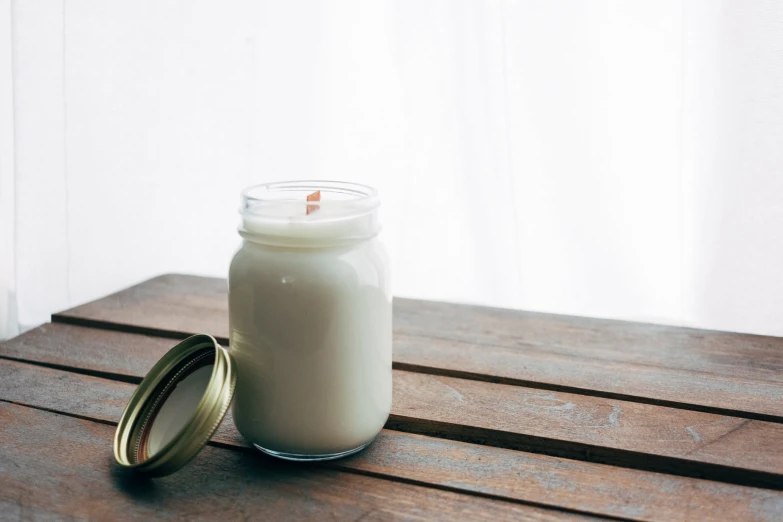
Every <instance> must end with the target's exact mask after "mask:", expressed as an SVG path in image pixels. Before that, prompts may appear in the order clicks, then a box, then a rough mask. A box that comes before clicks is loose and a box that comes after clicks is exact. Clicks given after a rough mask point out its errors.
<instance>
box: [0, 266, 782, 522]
mask: <svg viewBox="0 0 783 522" xmlns="http://www.w3.org/2000/svg"><path fill="white" fill-rule="evenodd" d="M196 332H207V333H211V334H213V335H214V336H215V337H217V338H218V340H219V341H221V342H222V343H227V337H228V321H227V310H226V283H225V281H224V280H220V279H208V278H199V277H192V276H182V275H166V276H162V277H158V278H155V279H152V280H150V281H147V282H144V283H142V284H140V285H138V286H135V287H132V288H129V289H127V290H124V291H122V292H119V293H117V294H114V295H111V296H109V297H106V298H104V299H100V300H98V301H95V302H92V303H89V304H86V305H84V306H79V307H76V308H73V309H71V310H68V311H65V312H62V313H58V314H55V315H54V316H53V317H52V322H51V323H49V324H46V325H43V326H41V327H39V328H36V329H34V330H32V331H30V332H27V333H25V334H24V335H22V336H20V337H17V338H15V339H12V340H10V341H7V342H5V343H4V344H2V345H0V519H3V520H5V519H10V520H16V519H21V520H36V519H43V518H47V517H51V516H52V515H54V517H55V518H70V517H73V518H77V519H81V518H85V519H149V518H151V517H170V518H201V519H220V520H235V519H240V518H241V519H254V518H256V519H260V520H288V519H312V520H359V519H361V520H374V519H379V520H385V519H406V520H407V519H416V520H418V519H445V520H472V519H476V520H493V521H494V520H507V519H532V520H555V519H557V520H560V519H587V518H610V519H615V520H666V521H670V520H717V519H721V520H733V521H746V520H763V521H773V520H783V492H781V489H783V339H780V338H772V337H761V336H753V335H740V334H732V333H722V332H713V331H701V330H692V329H684V328H674V327H668V326H657V325H649V324H638V323H629V322H620V321H606V320H598V319H586V318H578V317H565V316H556V315H548V314H538V313H528V312H518V311H511V310H499V309H492V308H481V307H474V306H463V305H453V304H444V303H434V302H425V301H414V300H408V299H395V301H394V406H393V410H392V415H391V418H390V419H389V422H388V424H387V426H386V429H385V430H384V431H383V432H382V434H381V435H380V436H379V438H378V439H377V440H376V442H375V443H374V444H373V445H372V446H371V447H370V448H369V449H367V450H366V451H364V452H362V453H360V454H358V455H356V456H353V457H350V458H347V459H344V460H338V461H332V462H330V463H326V464H321V465H301V464H292V463H285V462H279V461H275V460H273V459H271V458H268V457H265V456H263V455H261V454H259V453H258V452H256V451H254V450H251V449H250V448H249V447H248V444H247V443H246V442H245V441H244V440H242V438H241V437H240V436H239V435H238V434H237V432H236V430H235V428H234V425H233V422H232V420H230V419H226V420H225V421H224V422H223V425H222V426H221V428H220V429H219V431H218V432H217V434H216V435H215V437H214V438H213V440H212V441H211V442H210V445H209V446H208V447H206V448H205V449H204V451H203V452H202V453H201V454H200V455H199V456H198V457H197V458H196V459H195V460H194V461H193V462H192V463H191V464H189V465H188V466H187V467H185V468H184V469H182V470H181V471H179V472H178V473H176V474H174V475H172V476H170V477H167V478H163V479H157V480H149V479H147V480H145V479H143V478H140V477H136V476H133V475H129V474H127V473H124V472H122V471H121V470H119V469H117V468H116V467H115V465H114V464H113V460H112V455H111V438H112V436H113V433H114V427H115V424H116V422H117V420H118V418H119V416H120V413H121V411H122V408H123V407H124V405H125V403H126V401H127V399H128V397H129V396H130V394H131V392H132V391H133V389H134V386H135V384H136V383H138V382H139V381H140V380H141V378H142V376H144V375H145V373H146V372H147V370H148V369H149V368H150V367H151V366H152V364H153V363H154V362H155V361H156V360H157V359H158V358H159V357H160V356H161V355H162V354H163V353H164V352H166V351H167V350H168V349H169V348H170V347H171V346H172V345H173V344H175V343H174V341H173V339H178V338H182V337H185V336H187V335H189V334H192V333H196ZM47 519H48V518H47Z"/></svg>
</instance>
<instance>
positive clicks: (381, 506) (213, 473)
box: [0, 403, 587, 521]
mask: <svg viewBox="0 0 783 522" xmlns="http://www.w3.org/2000/svg"><path fill="white" fill-rule="evenodd" d="M112 436H113V427H111V426H105V425H102V424H97V423H94V422H90V421H87V420H82V419H75V418H70V417H66V416H63V415H57V414H54V413H49V412H44V411H39V410H35V409H32V408H27V407H23V406H19V405H13V404H7V403H0V518H2V519H5V520H11V519H16V520H32V519H35V520H41V519H47V520H48V519H51V518H55V517H56V518H74V519H89V520H150V519H159V518H167V519H169V518H173V519H179V520H190V519H194V518H197V519H216V520H223V519H227V518H242V519H245V520H250V519H259V520H318V521H321V520H359V519H361V520H412V519H417V520H418V519H427V520H455V519H459V520H487V521H494V520H520V519H530V520H540V521H548V520H576V519H585V518H587V517H584V516H580V515H576V514H573V513H565V512H561V511H554V510H546V509H542V508H538V507H533V506H524V505H520V504H514V503H509V502H502V501H497V500H492V499H488V498H477V497H475V496H467V495H460V494H457V493H453V492H450V491H441V490H435V489H431V488H424V487H420V486H416V485H410V484H402V483H398V482H391V481H387V480H382V479H378V478H375V477H369V476H362V475H357V474H350V473H343V472H341V471H338V470H331V469H324V468H316V467H308V466H301V465H291V464H286V463H279V462H273V461H272V459H269V458H264V457H261V456H260V455H255V454H248V453H241V452H236V451H228V450H225V449H220V448H214V447H208V448H205V450H204V451H203V452H202V453H201V454H200V455H199V458H198V459H196V461H195V462H193V463H191V464H190V465H189V466H187V467H186V468H184V469H183V470H181V471H180V472H178V473H175V474H174V475H172V476H170V477H166V478H164V479H160V480H155V481H151V480H144V479H142V478H139V477H136V476H133V475H129V474H127V473H123V472H122V471H121V470H118V469H117V468H115V467H114V465H113V463H112V460H111V452H110V447H111V439H112Z"/></svg>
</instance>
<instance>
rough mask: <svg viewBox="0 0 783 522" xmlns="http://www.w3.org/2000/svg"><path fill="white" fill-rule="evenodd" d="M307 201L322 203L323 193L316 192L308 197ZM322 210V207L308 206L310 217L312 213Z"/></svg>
mask: <svg viewBox="0 0 783 522" xmlns="http://www.w3.org/2000/svg"><path fill="white" fill-rule="evenodd" d="M307 201H321V191H320V190H316V191H315V192H313V193H312V194H310V195H309V196H307ZM319 208H320V205H307V215H308V216H309V215H310V214H311V213H313V212H315V211H316V210H318V209H319Z"/></svg>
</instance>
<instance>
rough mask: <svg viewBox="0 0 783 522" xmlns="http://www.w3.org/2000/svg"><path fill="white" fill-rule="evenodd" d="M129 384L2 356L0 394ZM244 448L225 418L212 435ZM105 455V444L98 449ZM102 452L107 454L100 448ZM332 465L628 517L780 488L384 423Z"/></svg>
mask: <svg viewBox="0 0 783 522" xmlns="http://www.w3.org/2000/svg"><path fill="white" fill-rule="evenodd" d="M133 389H134V386H133V385H132V384H127V383H123V382H115V381H110V380H106V379H101V378H98V377H92V376H87V375H80V374H76V373H70V372H65V371H61V370H55V369H50V368H45V367H39V366H33V365H30V364H25V363H17V362H10V361H0V400H5V401H11V402H14V403H19V404H24V405H28V406H32V407H36V408H43V409H48V410H54V411H59V412H63V413H66V414H69V415H74V416H79V417H83V418H89V419H93V420H96V421H101V422H106V423H113V422H115V421H116V420H117V419H118V418H119V415H120V413H121V412H122V408H123V407H124V404H125V402H126V401H127V399H128V397H129V396H130V394H131V393H132V392H133ZM213 440H214V441H215V442H216V443H217V444H219V445H224V446H228V447H232V448H241V449H247V450H248V451H254V450H250V449H249V445H248V444H247V443H246V442H245V441H244V440H243V439H242V438H241V436H240V435H239V434H238V433H237V432H236V429H235V428H234V426H233V423H232V421H231V420H230V418H229V419H226V421H225V422H224V423H223V425H222V426H221V428H220V430H219V431H218V433H217V434H216V436H215V437H214V438H213ZM102 451H103V452H105V454H106V455H107V456H108V454H109V445H108V444H107V445H106V447H105V448H103V450H102ZM107 458H108V457H107ZM330 467H333V468H336V469H342V470H346V471H351V472H360V473H369V474H372V475H375V476H382V477H388V478H396V479H403V480H406V481H410V482H415V483H420V484H426V485H430V486H435V487H439V488H448V489H451V490H457V491H462V492H470V493H473V494H476V493H479V494H482V495H490V496H493V497H502V498H506V499H509V500H515V501H524V502H529V503H535V504H543V505H550V506H560V507H563V508H567V509H570V510H573V511H582V512H588V513H596V514H602V515H609V516H614V517H622V518H628V519H634V520H667V521H677V520H687V517H688V513H689V512H692V511H693V510H697V512H698V513H699V516H700V517H701V518H702V519H718V518H731V519H735V520H748V521H754V520H758V521H765V520H769V517H770V515H773V514H776V515H778V516H783V492H780V491H772V490H762V489H756V488H748V487H743V486H736V485H730V484H721V483H717V482H710V481H704V480H698V479H692V478H683V477H675V476H667V475H663V474H658V473H651V472H645V471H637V470H628V469H622V468H616V467H612V466H606V465H601V464H592V463H585V462H579V461H573V460H566V459H560V458H556V457H549V456H544V455H536V454H528V453H522V452H518V451H511V450H505V449H499V448H493V447H486V446H480V445H475V444H466V443H461V442H454V441H450V440H443V439H437V438H431V437H425V436H421V435H411V434H407V433H399V432H395V431H389V430H384V431H383V432H382V434H381V435H380V437H379V438H378V439H377V440H376V442H375V443H374V444H373V445H372V446H371V447H370V448H369V449H368V450H366V451H365V452H363V453H361V454H359V455H356V456H354V457H352V458H349V459H344V460H339V461H335V462H334V463H330Z"/></svg>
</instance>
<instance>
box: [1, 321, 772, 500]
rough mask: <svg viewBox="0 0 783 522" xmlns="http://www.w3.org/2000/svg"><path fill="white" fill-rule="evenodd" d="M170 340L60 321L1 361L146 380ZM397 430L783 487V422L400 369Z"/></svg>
mask: <svg viewBox="0 0 783 522" xmlns="http://www.w3.org/2000/svg"><path fill="white" fill-rule="evenodd" d="M171 345H172V342H171V340H170V339H165V338H156V337H149V336H142V335H137V334H129V333H122V332H114V331H102V330H95V329H92V328H83V327H77V326H72V325H58V324H50V325H46V326H44V327H41V328H39V329H36V330H34V331H31V332H28V333H26V334H25V335H23V336H20V337H18V338H16V339H13V340H11V341H9V342H7V343H4V344H3V345H0V356H5V357H14V358H18V359H26V360H31V361H37V362H41V363H46V364H52V365H59V366H62V367H68V368H76V369H81V370H86V371H89V372H92V373H100V372H104V371H108V372H110V373H111V374H112V375H115V374H116V375H123V376H129V377H135V379H136V381H137V382H138V380H140V378H141V376H143V375H144V374H145V373H146V371H147V369H148V368H150V367H151V366H152V365H153V364H154V362H155V361H156V360H157V359H158V358H159V357H160V356H161V355H162V354H163V353H165V351H166V350H168V349H169V348H170V347H171ZM388 427H391V428H394V429H398V430H403V431H409V432H415V433H424V434H433V435H438V436H441V437H446V438H455V439H460V440H467V441H475V442H481V443H486V444H491V445H496V446H502V447H509V448H512V449H521V450H530V451H535V452H541V453H547V454H553V455H558V456H564V457H569V458H577V459H583V460H593V461H598V462H605V463H610V464H618V465H622V466H627V467H636V468H641V469H652V470H659V471H666V472H671V473H677V474H685V475H691V476H702V477H706V478H712V479H715V480H721V481H727V482H735V483H741V484H756V485H760V484H763V485H767V486H770V487H775V488H781V487H783V425H781V424H776V423H769V422H763V421H755V420H748V419H742V418H736V417H728V416H722V415H714V414H710V413H702V412H695V411H688V410H679V409H675V408H665V407H661V406H655V405H649V404H640V403H634V402H626V401H618V400H613V399H606V398H599V397H590V396H584V395H576V394H567V393H560V392H551V391H541V390H537V389H530V388H524V387H519V386H508V385H502V384H493V383H485V382H478V381H471V380H466V379H457V378H452V377H442V376H435V375H428V374H419V373H413V372H405V371H398V370H395V371H394V404H393V408H392V418H391V419H390V422H389V424H388Z"/></svg>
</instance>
